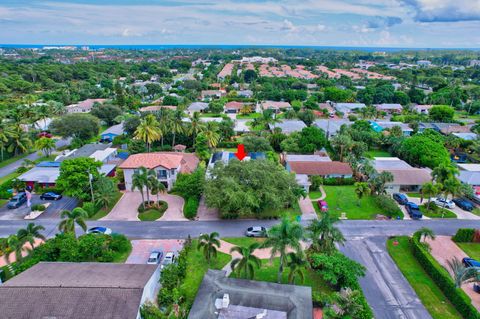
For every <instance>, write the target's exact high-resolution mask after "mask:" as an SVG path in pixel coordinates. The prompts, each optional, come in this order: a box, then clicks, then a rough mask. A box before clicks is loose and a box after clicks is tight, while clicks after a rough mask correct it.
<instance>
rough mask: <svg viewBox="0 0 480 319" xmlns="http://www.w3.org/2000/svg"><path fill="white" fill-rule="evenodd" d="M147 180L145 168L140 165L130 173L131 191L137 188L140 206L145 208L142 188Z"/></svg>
mask: <svg viewBox="0 0 480 319" xmlns="http://www.w3.org/2000/svg"><path fill="white" fill-rule="evenodd" d="M147 182H148V176H147V168H145V167H143V166H142V167H140V168H139V169H138V170H136V171H135V172H134V173H133V175H132V191H134V190H136V189H138V191H139V192H140V195H142V206H143V209H145V195H144V189H145V186H146V185H147Z"/></svg>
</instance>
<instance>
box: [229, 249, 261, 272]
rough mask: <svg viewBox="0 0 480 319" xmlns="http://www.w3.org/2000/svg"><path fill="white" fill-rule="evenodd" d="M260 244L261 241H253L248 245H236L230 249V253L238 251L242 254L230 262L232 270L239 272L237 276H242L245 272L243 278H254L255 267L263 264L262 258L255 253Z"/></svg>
mask: <svg viewBox="0 0 480 319" xmlns="http://www.w3.org/2000/svg"><path fill="white" fill-rule="evenodd" d="M259 246H260V244H259V243H253V244H251V245H250V246H248V247H242V246H235V247H232V249H230V254H232V253H238V254H240V256H241V257H239V258H235V259H233V260H232V262H231V264H230V266H231V268H232V271H234V272H236V273H237V277H239V278H240V276H241V275H242V272H243V278H246V279H253V277H254V275H255V268H260V267H261V266H262V261H261V260H260V258H258V257H257V256H255V255H254V254H253V252H254V251H255V250H256V249H257V248H258V247H259Z"/></svg>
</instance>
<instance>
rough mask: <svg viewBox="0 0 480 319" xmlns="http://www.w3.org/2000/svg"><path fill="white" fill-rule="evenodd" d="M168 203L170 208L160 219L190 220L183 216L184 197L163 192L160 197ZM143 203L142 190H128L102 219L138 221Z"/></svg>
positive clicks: (154, 197)
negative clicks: (139, 210) (139, 209)
mask: <svg viewBox="0 0 480 319" xmlns="http://www.w3.org/2000/svg"><path fill="white" fill-rule="evenodd" d="M158 198H159V199H160V200H163V201H165V202H167V203H168V209H167V210H166V211H165V213H164V214H163V216H162V217H161V218H160V219H159V220H162V221H172V220H175V221H181V220H185V221H186V220H188V219H186V218H185V217H183V204H184V200H183V198H182V197H180V196H177V195H171V194H162V195H160V196H159V197H158ZM150 199H155V200H156V196H153V195H151V197H150ZM141 203H142V195H141V194H140V192H126V193H125V194H124V195H123V196H122V198H121V199H120V200H119V201H118V203H117V204H116V205H115V207H113V209H112V211H111V212H110V213H109V214H108V215H107V216H105V217H104V218H102V220H136V221H138V220H139V219H138V211H137V209H138V206H140V204H141Z"/></svg>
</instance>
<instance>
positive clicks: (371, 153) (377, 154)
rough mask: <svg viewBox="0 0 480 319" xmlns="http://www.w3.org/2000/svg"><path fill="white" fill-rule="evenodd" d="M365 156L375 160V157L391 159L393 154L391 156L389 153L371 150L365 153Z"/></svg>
mask: <svg viewBox="0 0 480 319" xmlns="http://www.w3.org/2000/svg"><path fill="white" fill-rule="evenodd" d="M365 156H366V157H369V158H374V157H391V156H392V154H390V153H389V152H387V151H384V150H370V151H366V152H365Z"/></svg>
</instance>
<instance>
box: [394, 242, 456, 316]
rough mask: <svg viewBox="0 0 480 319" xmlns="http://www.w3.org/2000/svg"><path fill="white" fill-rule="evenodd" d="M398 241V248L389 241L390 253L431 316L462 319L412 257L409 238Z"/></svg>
mask: <svg viewBox="0 0 480 319" xmlns="http://www.w3.org/2000/svg"><path fill="white" fill-rule="evenodd" d="M397 240H398V242H399V244H398V246H394V245H393V239H389V240H388V241H387V249H388V252H389V254H390V256H391V257H392V259H393V260H394V261H395V263H396V264H397V266H398V268H399V269H400V271H401V272H402V273H403V275H404V276H405V278H406V279H407V280H408V282H409V283H410V285H411V286H412V287H413V289H414V290H415V292H416V293H417V295H418V297H419V298H420V300H421V301H422V303H423V305H424V306H425V308H427V310H428V312H429V313H430V315H432V317H433V318H434V319H450V318H452V319H453V318H459V319H461V318H462V317H461V316H460V314H459V313H458V312H457V310H456V309H455V308H454V307H453V306H452V305H451V304H450V302H449V301H448V299H447V298H446V297H445V296H444V295H443V293H442V291H441V290H440V289H439V288H438V287H437V285H436V284H435V282H434V281H433V280H432V278H430V277H429V276H428V274H427V273H426V272H425V271H424V270H423V268H422V266H421V265H420V264H419V263H418V261H417V260H416V259H415V257H414V256H413V255H412V251H411V247H410V241H409V237H406V236H402V237H397Z"/></svg>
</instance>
